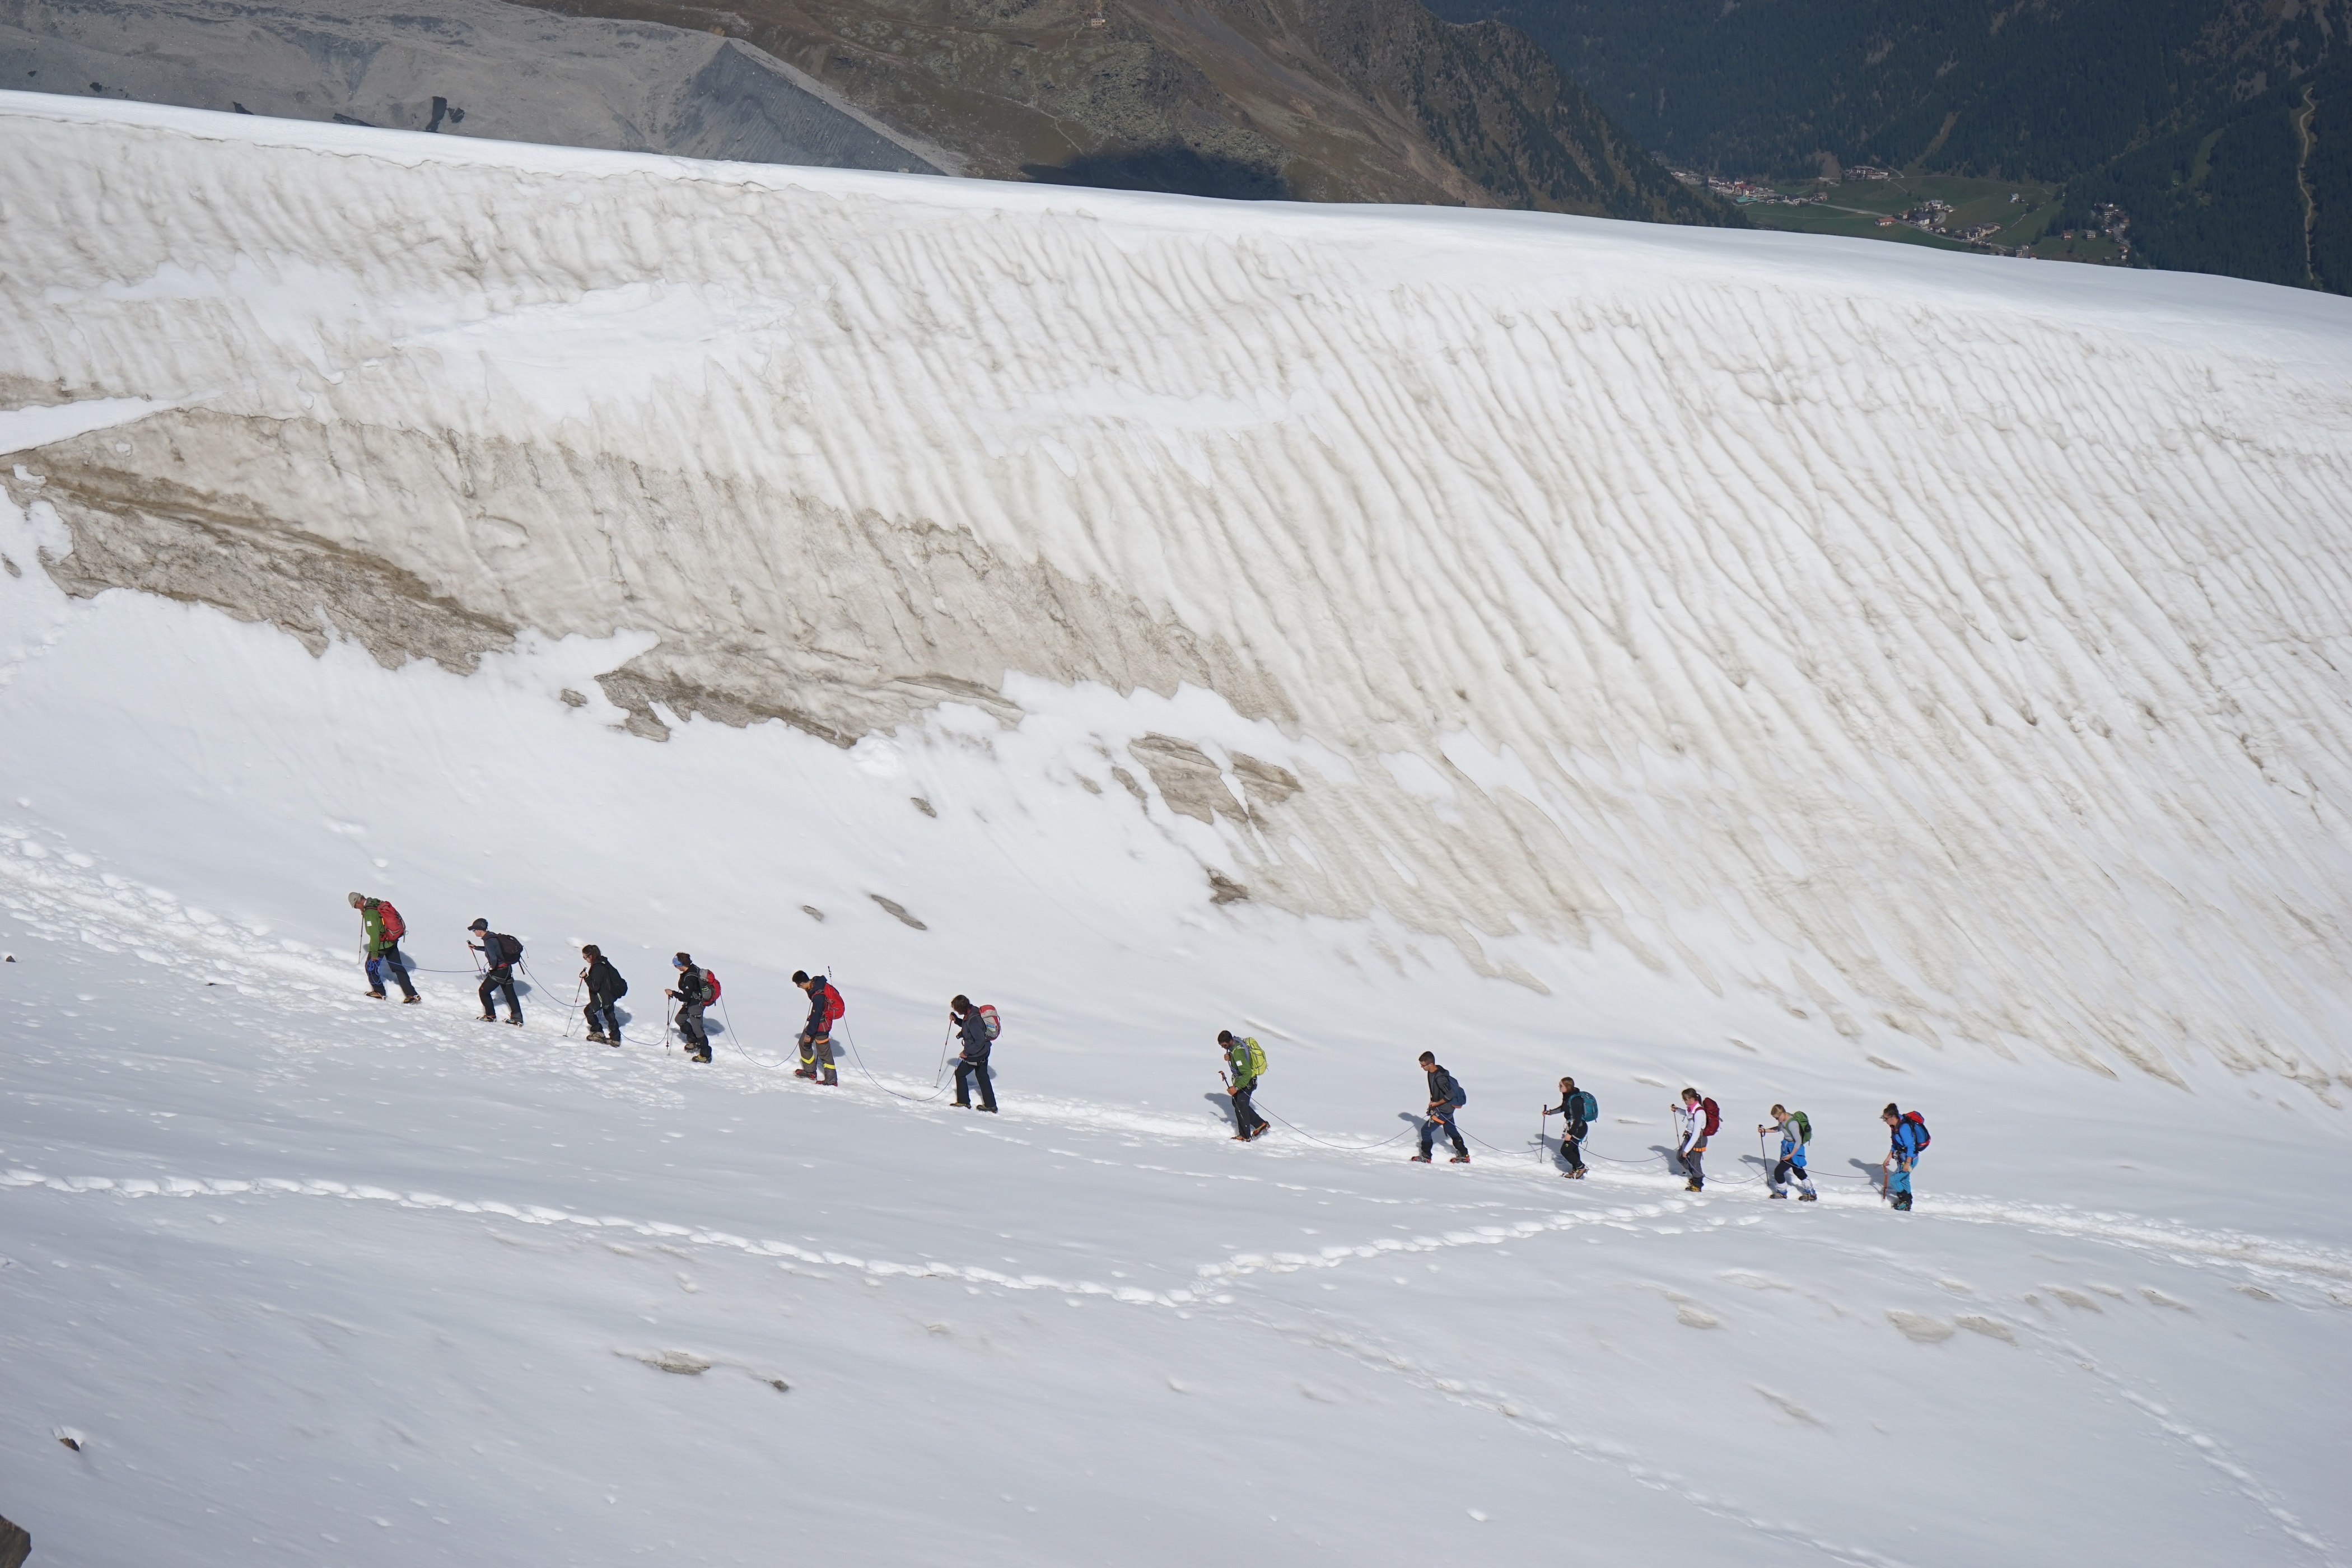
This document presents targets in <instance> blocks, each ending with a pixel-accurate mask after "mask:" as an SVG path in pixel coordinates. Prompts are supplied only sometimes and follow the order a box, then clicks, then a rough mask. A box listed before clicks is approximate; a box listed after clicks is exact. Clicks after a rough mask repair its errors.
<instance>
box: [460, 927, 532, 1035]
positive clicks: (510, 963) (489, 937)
mask: <svg viewBox="0 0 2352 1568" xmlns="http://www.w3.org/2000/svg"><path fill="white" fill-rule="evenodd" d="M466 929H467V931H472V932H473V933H474V934H475V935H477V936H478V937H480V938H481V939H482V940H481V941H479V942H467V944H466V945H467V947H470V948H472V949H473V950H474V951H475V952H478V953H480V954H481V955H482V984H481V987H480V989H479V990H478V991H477V992H476V993H475V994H476V995H478V996H479V997H481V999H482V1022H483V1023H485V1024H495V1023H497V1022H498V1021H499V1010H498V1004H497V1003H496V1002H494V1001H492V1000H491V998H492V996H493V995H494V994H497V993H499V992H504V993H505V994H506V998H507V1022H508V1023H509V1024H514V1025H520V1024H521V1023H522V1002H521V1000H520V998H519V997H518V996H516V994H515V977H514V966H515V965H516V964H518V963H521V962H522V943H520V942H517V941H516V940H515V939H514V938H512V937H510V936H508V935H506V934H505V933H504V932H502V931H492V930H491V929H490V922H489V921H482V920H478V921H475V922H474V923H473V924H472V925H469V926H467V928H466Z"/></svg>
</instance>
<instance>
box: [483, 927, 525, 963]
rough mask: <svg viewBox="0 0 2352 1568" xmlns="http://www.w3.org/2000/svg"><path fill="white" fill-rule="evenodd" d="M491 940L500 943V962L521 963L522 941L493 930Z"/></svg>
mask: <svg viewBox="0 0 2352 1568" xmlns="http://www.w3.org/2000/svg"><path fill="white" fill-rule="evenodd" d="M490 940H491V941H492V942H497V943H498V944H499V963H521V962H522V943H520V942H517V941H516V940H515V939H514V938H512V937H510V936H508V935H505V934H504V933H502V932H499V931H492V932H491V933H490Z"/></svg>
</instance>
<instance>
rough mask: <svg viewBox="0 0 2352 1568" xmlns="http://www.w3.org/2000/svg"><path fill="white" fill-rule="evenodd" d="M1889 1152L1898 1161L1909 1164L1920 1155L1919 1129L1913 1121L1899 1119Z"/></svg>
mask: <svg viewBox="0 0 2352 1568" xmlns="http://www.w3.org/2000/svg"><path fill="white" fill-rule="evenodd" d="M1887 1153H1888V1155H1889V1157H1890V1158H1892V1159H1893V1160H1894V1161H1895V1163H1898V1164H1901V1165H1905V1166H1908V1165H1909V1164H1910V1163H1912V1162H1913V1161H1914V1160H1916V1159H1917V1158H1918V1157H1919V1129H1918V1128H1917V1127H1916V1126H1915V1125H1913V1124H1912V1123H1911V1122H1908V1121H1897V1122H1896V1123H1895V1136H1894V1139H1893V1140H1892V1142H1891V1145H1890V1147H1889V1149H1888V1151H1887Z"/></svg>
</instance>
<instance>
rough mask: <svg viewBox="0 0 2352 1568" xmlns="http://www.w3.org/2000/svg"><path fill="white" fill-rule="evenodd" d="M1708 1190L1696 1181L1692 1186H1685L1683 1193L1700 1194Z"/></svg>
mask: <svg viewBox="0 0 2352 1568" xmlns="http://www.w3.org/2000/svg"><path fill="white" fill-rule="evenodd" d="M1683 1191H1685V1192H1686V1193H1698V1192H1705V1191H1706V1188H1704V1187H1702V1186H1701V1185H1699V1184H1698V1183H1697V1182H1696V1181H1694V1182H1691V1183H1690V1184H1687V1185H1685V1187H1684V1188H1683Z"/></svg>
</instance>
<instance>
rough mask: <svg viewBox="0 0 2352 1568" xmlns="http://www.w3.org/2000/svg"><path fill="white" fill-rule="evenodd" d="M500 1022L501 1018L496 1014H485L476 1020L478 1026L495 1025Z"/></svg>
mask: <svg viewBox="0 0 2352 1568" xmlns="http://www.w3.org/2000/svg"><path fill="white" fill-rule="evenodd" d="M498 1021H499V1016H498V1015H497V1014H496V1013H485V1014H483V1015H482V1016H480V1017H479V1018H477V1019H476V1020H475V1022H476V1023H478V1024H495V1023H497V1022H498Z"/></svg>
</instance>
